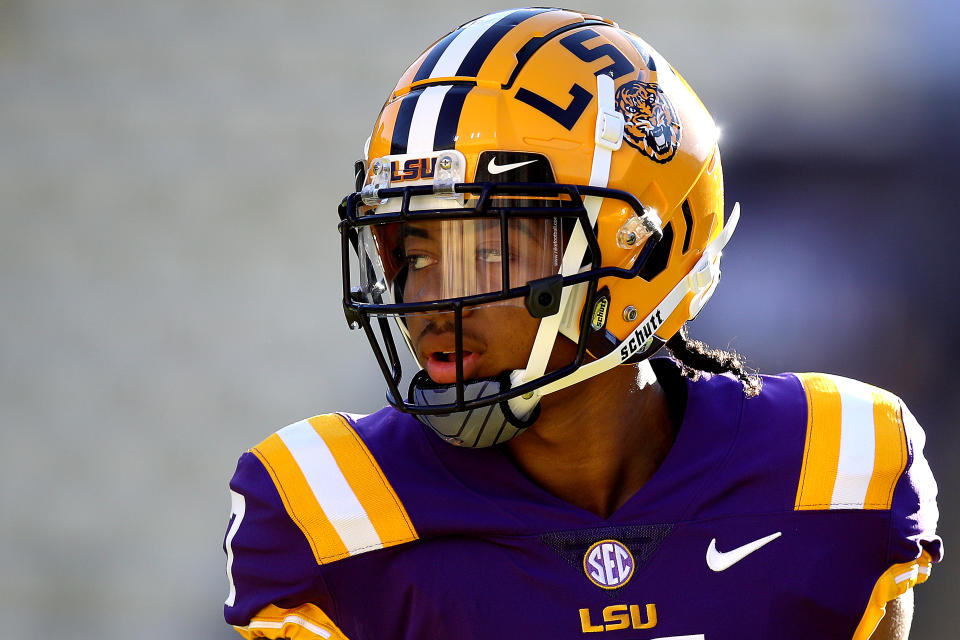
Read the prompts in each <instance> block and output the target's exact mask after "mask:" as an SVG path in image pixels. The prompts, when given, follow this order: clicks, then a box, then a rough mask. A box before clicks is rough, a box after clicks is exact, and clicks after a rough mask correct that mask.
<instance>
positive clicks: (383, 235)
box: [358, 217, 565, 304]
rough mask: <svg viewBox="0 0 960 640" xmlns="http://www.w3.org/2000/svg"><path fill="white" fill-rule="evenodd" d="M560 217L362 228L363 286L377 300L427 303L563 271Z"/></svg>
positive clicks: (517, 284)
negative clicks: (376, 296) (376, 295)
mask: <svg viewBox="0 0 960 640" xmlns="http://www.w3.org/2000/svg"><path fill="white" fill-rule="evenodd" d="M564 236H565V233H564V230H563V223H562V221H561V219H560V218H559V217H549V218H524V217H511V218H508V219H506V220H505V221H504V220H501V219H497V218H463V217H461V218H451V219H424V220H410V221H407V222H392V223H386V224H379V225H370V226H367V227H363V228H362V229H361V230H360V237H359V239H360V243H359V247H358V248H359V253H360V262H361V264H362V265H366V268H364V269H361V273H360V282H359V284H360V289H361V292H362V293H363V294H364V297H365V298H367V299H368V300H371V301H373V299H374V296H375V294H378V293H379V294H380V295H381V297H382V301H381V302H380V303H381V304H382V303H401V302H411V303H421V302H435V301H443V300H450V299H452V298H463V297H468V296H473V295H479V294H485V293H493V292H499V291H505V290H509V289H511V288H516V287H521V286H523V285H525V284H526V283H527V282H529V281H531V280H537V279H539V278H544V277H546V276H551V275H555V274H556V273H558V272H559V270H560V262H561V260H562V257H563V251H564V245H565V237H564Z"/></svg>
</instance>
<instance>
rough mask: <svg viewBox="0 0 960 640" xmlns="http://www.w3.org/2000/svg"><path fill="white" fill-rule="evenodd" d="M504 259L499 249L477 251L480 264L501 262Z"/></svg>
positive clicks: (480, 249)
mask: <svg viewBox="0 0 960 640" xmlns="http://www.w3.org/2000/svg"><path fill="white" fill-rule="evenodd" d="M502 259H503V253H502V252H501V251H500V249H499V247H498V248H495V249H484V248H479V249H477V260H478V261H480V262H500V261H501V260H502Z"/></svg>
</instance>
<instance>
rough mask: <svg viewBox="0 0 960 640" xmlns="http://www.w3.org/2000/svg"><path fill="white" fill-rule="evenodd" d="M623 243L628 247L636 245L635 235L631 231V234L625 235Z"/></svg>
mask: <svg viewBox="0 0 960 640" xmlns="http://www.w3.org/2000/svg"><path fill="white" fill-rule="evenodd" d="M623 241H624V243H626V244H627V245H628V246H633V245H635V244H636V243H637V234H635V233H634V232H633V231H631V232H629V233H627V237H626V238H624V240H623Z"/></svg>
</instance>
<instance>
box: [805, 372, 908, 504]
mask: <svg viewBox="0 0 960 640" xmlns="http://www.w3.org/2000/svg"><path fill="white" fill-rule="evenodd" d="M798 377H799V378H800V382H801V384H802V385H803V388H804V392H805V393H806V398H807V434H806V441H805V444H804V452H803V464H802V467H801V470H800V481H799V483H798V487H797V496H796V500H795V503H794V508H795V509H797V510H815V509H889V508H890V505H891V504H892V500H893V490H894V488H895V487H896V484H897V481H898V480H899V479H900V476H901V475H902V474H903V471H904V469H905V467H906V463H907V448H906V447H907V445H906V436H905V434H904V429H903V420H902V418H901V414H900V401H899V399H898V398H897V397H896V396H894V395H893V394H891V393H889V392H887V391H884V390H882V389H878V388H877V387H873V386H870V385H868V384H864V383H862V382H857V381H855V380H850V379H848V378H842V377H840V376H830V375H824V374H819V373H804V374H799V376H798Z"/></svg>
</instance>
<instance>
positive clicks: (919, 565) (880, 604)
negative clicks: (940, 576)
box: [853, 551, 933, 640]
mask: <svg viewBox="0 0 960 640" xmlns="http://www.w3.org/2000/svg"><path fill="white" fill-rule="evenodd" d="M932 564H933V562H932V559H931V557H930V554H929V553H927V552H926V551H924V552H923V553H921V554H920V557H919V558H917V559H916V560H913V561H911V562H904V563H903V564H895V565H893V566H892V567H890V568H889V569H887V570H886V571H884V572H883V575H881V576H880V578H879V579H878V580H877V583H876V584H875V585H874V587H873V592H872V593H871V594H870V601H869V602H868V603H867V609H866V611H864V612H863V617H862V618H860V624H859V625H857V630H856V631H855V632H854V634H853V640H869V638H870V636H871V635H873V632H874V630H876V628H877V625H878V624H880V620H881V619H882V618H883V614H884V613H885V612H886V607H887V603H888V602H891V601H892V600H896V599H897V598H899V597H900V596H902V595H903V594H904V593H906V592H907V589H912V588H913V587H915V586H916V585H918V584H920V583H921V582H924V581H925V580H926V579H927V578H928V577H929V576H930V566H931V565H932Z"/></svg>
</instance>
